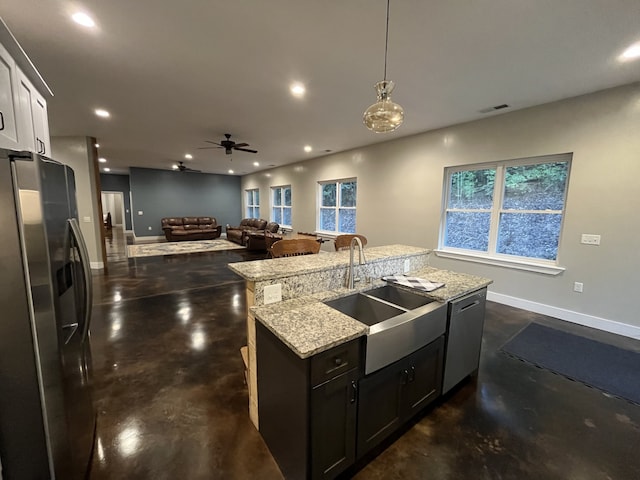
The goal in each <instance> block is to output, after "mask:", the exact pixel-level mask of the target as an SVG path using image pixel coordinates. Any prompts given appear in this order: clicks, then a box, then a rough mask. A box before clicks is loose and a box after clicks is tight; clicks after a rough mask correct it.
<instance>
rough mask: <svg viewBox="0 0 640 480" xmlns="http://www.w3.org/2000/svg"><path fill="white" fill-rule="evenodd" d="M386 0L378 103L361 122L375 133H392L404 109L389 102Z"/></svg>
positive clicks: (370, 108)
mask: <svg viewBox="0 0 640 480" xmlns="http://www.w3.org/2000/svg"><path fill="white" fill-rule="evenodd" d="M390 2H391V0H387V35H386V38H385V43H384V79H383V80H382V81H381V82H378V83H376V84H375V86H374V88H375V89H376V96H377V99H378V101H377V102H376V103H374V104H373V105H371V106H370V107H369V108H367V110H366V111H365V112H364V115H363V117H362V121H363V122H364V124H365V125H366V127H367V128H368V129H369V130H371V131H373V132H376V133H386V132H393V131H394V130H395V129H396V128H398V127H399V126H400V125H402V122H403V121H404V109H403V108H402V107H401V106H400V105H398V104H397V103H394V102H393V101H391V92H392V91H393V87H394V83H393V82H392V81H391V80H387V50H388V47H389V3H390Z"/></svg>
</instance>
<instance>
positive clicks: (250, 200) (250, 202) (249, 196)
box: [247, 190, 253, 205]
mask: <svg viewBox="0 0 640 480" xmlns="http://www.w3.org/2000/svg"><path fill="white" fill-rule="evenodd" d="M247 205H253V190H247Z"/></svg>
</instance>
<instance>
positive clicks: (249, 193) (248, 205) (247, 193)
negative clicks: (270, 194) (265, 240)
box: [244, 188, 260, 218]
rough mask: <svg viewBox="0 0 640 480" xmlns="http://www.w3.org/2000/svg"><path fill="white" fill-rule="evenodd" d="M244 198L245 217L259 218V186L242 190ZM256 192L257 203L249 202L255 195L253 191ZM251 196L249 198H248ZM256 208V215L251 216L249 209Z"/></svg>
mask: <svg viewBox="0 0 640 480" xmlns="http://www.w3.org/2000/svg"><path fill="white" fill-rule="evenodd" d="M244 192H245V193H244V199H245V203H246V205H245V209H244V211H245V213H246V218H260V189H259V188H247V189H246V190H245V191H244ZM256 192H257V193H258V195H257V197H258V203H251V202H250V200H255V198H256V195H255V193H256ZM250 197H251V198H250ZM250 209H251V210H254V211H255V210H256V209H257V212H258V216H257V217H254V216H253V211H252V212H251V214H250V213H249V210H250Z"/></svg>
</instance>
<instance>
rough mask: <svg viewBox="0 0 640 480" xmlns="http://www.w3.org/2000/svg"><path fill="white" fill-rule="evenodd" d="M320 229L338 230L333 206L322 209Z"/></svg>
mask: <svg viewBox="0 0 640 480" xmlns="http://www.w3.org/2000/svg"><path fill="white" fill-rule="evenodd" d="M320 229H321V230H327V231H329V232H335V231H336V211H335V209H333V208H321V209H320Z"/></svg>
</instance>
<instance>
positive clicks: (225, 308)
mask: <svg viewBox="0 0 640 480" xmlns="http://www.w3.org/2000/svg"><path fill="white" fill-rule="evenodd" d="M107 242H108V245H107V251H108V254H109V274H108V275H103V274H96V275H95V276H94V284H95V295H94V298H95V305H94V317H93V324H92V329H91V335H92V346H93V362H94V371H95V373H94V384H95V403H96V407H97V411H98V427H97V443H96V446H95V452H94V459H93V463H92V469H91V476H90V478H91V479H92V480H98V479H153V480H156V479H194V480H195V479H254V478H255V479H280V478H282V475H281V474H280V471H279V470H278V467H277V465H276V463H275V462H274V460H273V459H272V457H271V455H270V454H269V451H268V449H267V447H266V446H265V444H264V442H263V441H262V439H261V437H260V435H259V433H258V432H257V431H256V430H255V429H254V427H253V426H252V424H251V422H250V421H249V418H248V415H247V391H246V386H245V384H244V378H243V373H242V360H241V358H240V354H239V348H240V347H241V346H242V345H244V344H245V342H246V335H245V330H244V322H245V309H246V304H245V294H244V285H243V282H242V280H241V279H240V278H239V277H238V276H237V275H235V274H234V273H232V272H231V271H230V270H229V269H228V268H227V267H226V265H227V263H229V262H238V261H245V260H251V259H256V258H259V257H260V255H257V256H256V255H255V254H252V253H249V252H245V251H239V250H231V251H223V252H212V253H195V254H187V255H181V256H164V257H146V258H137V259H129V260H127V259H126V256H125V255H124V254H123V252H124V238H123V237H122V232H121V231H120V230H118V229H114V232H113V235H112V238H111V239H108V240H107ZM109 242H110V243H109ZM530 322H539V323H543V324H546V325H551V326H555V327H556V328H564V329H569V330H571V331H576V332H578V333H582V334H584V335H588V336H590V337H592V338H597V339H600V340H602V341H605V342H610V343H615V344H621V345H623V346H627V347H629V348H633V349H640V346H639V344H638V343H639V342H634V341H629V340H626V339H621V338H618V337H615V336H612V335H607V334H604V333H601V332H597V331H593V330H590V329H585V328H582V327H579V326H574V325H570V324H566V323H564V322H560V321H558V320H554V319H552V318H549V317H545V316H541V315H536V314H532V313H529V312H525V311H522V310H518V309H515V308H511V307H507V306H503V305H499V304H496V303H491V302H489V303H488V307H487V318H486V324H485V335H484V339H483V351H482V358H481V364H480V371H479V375H478V377H477V380H476V381H468V382H466V383H465V384H463V385H462V387H461V388H459V389H457V390H455V391H454V392H453V393H452V395H450V396H449V397H448V398H447V399H446V401H443V402H441V403H439V404H438V405H436V406H434V407H433V408H432V409H431V410H430V411H429V412H427V414H426V415H425V416H423V417H422V418H421V419H419V421H417V423H415V424H414V425H413V426H412V427H411V428H410V429H408V430H407V432H406V433H405V434H404V435H402V436H401V437H400V438H398V439H397V440H396V441H395V442H393V443H392V444H391V445H390V446H389V447H388V448H387V449H386V450H385V451H383V452H382V453H381V454H380V455H379V456H377V457H376V458H374V459H373V460H372V461H371V462H370V463H369V464H368V465H366V466H364V467H363V468H362V469H361V470H360V471H358V472H351V473H350V475H352V476H354V477H355V478H357V479H361V480H364V479H433V480H445V479H446V480H454V479H455V480H457V479H473V480H476V479H483V480H484V479H486V480H495V479H514V480H515V479H535V480H544V479H575V480H578V479H579V480H585V479H586V480H591V479H593V480H596V479H597V480H606V479H609V480H627V479H628V480H632V479H636V480H637V479H640V455H639V453H640V406H637V405H632V404H630V403H628V402H626V401H624V400H620V399H617V398H613V397H610V396H607V395H605V394H603V393H601V392H599V391H597V390H594V389H591V388H588V387H586V386H584V385H582V384H580V383H576V382H572V381H569V380H567V379H565V378H563V377H561V376H558V375H554V374H552V373H550V372H548V371H545V370H542V369H538V368H535V367H532V366H530V365H528V364H525V363H523V362H520V361H518V360H514V359H512V358H509V357H507V356H505V355H504V354H502V353H500V352H499V348H500V346H501V345H502V344H504V343H505V342H506V341H507V340H508V339H509V338H511V337H512V336H513V335H514V334H516V333H517V332H518V331H520V330H521V329H522V328H523V327H524V326H526V325H527V324H528V323H530ZM639 368H640V366H639ZM612 374H615V372H612Z"/></svg>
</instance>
